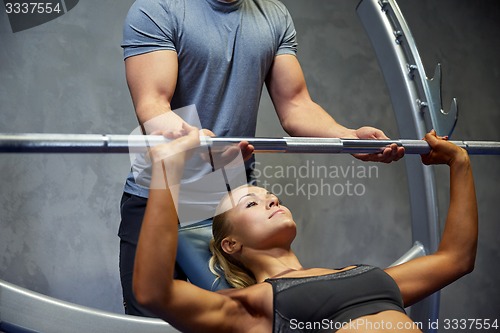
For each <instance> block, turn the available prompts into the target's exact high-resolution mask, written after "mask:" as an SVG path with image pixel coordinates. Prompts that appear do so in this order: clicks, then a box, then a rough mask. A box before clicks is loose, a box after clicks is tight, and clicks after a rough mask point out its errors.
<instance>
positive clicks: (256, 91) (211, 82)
mask: <svg viewBox="0 0 500 333" xmlns="http://www.w3.org/2000/svg"><path fill="white" fill-rule="evenodd" d="M123 36H124V37H123V42H122V47H123V49H124V56H125V58H127V57H131V56H136V55H140V54H144V53H148V52H154V51H158V50H171V51H175V52H176V53H177V56H178V63H179V69H178V78H177V85H176V90H175V92H174V95H173V98H172V101H171V107H172V109H173V110H175V109H178V108H182V107H185V106H188V105H195V106H196V109H197V110H198V114H199V117H200V121H201V126H202V127H203V128H207V129H210V130H212V131H213V132H214V133H215V134H216V135H217V136H247V137H254V136H255V129H256V122H257V111H258V107H259V103H260V98H261V94H262V88H263V85H264V81H265V79H266V76H267V74H268V72H269V69H270V68H271V65H272V63H273V61H274V58H275V56H277V55H281V54H292V55H295V54H296V51H297V42H296V33H295V28H294V25H293V22H292V18H291V17H290V14H289V12H288V10H287V9H286V8H285V6H284V5H283V4H282V3H281V2H280V1H278V0H235V1H233V2H229V3H228V2H220V1H217V0H137V1H136V2H135V3H134V4H133V5H132V7H131V9H130V11H129V13H128V16H127V19H126V21H125V25H124V33H123ZM125 191H127V192H129V193H132V194H136V195H139V196H143V197H147V188H146V187H144V186H140V185H138V184H135V181H134V178H133V177H129V179H128V180H127V184H126V186H125Z"/></svg>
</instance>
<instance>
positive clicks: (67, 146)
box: [0, 133, 500, 155]
mask: <svg viewBox="0 0 500 333" xmlns="http://www.w3.org/2000/svg"><path fill="white" fill-rule="evenodd" d="M241 141H247V142H248V143H250V144H251V145H253V146H254V148H255V152H256V153H301V154H303V153H313V154H340V153H349V154H355V153H377V152H380V151H382V150H383V149H384V148H385V147H387V146H389V145H391V144H393V143H395V144H397V145H398V146H400V147H404V148H405V153H406V154H426V153H428V152H429V151H430V147H429V145H428V143H427V142H426V141H424V140H406V139H399V140H392V139H389V140H360V139H339V138H313V137H282V138H248V137H247V138H245V137H208V136H202V137H200V142H201V146H208V147H211V149H215V150H217V149H225V148H226V147H227V146H229V145H234V144H237V143H239V142H241ZM165 142H168V140H167V139H166V138H165V137H163V136H160V135H121V134H102V135H101V134H47V133H15V134H10V133H0V153H129V152H141V151H145V150H146V149H147V148H148V147H151V146H154V145H158V144H161V143H165ZM450 142H452V143H453V144H455V145H457V146H459V147H462V148H464V149H465V150H467V152H468V153H469V154H471V155H500V142H496V141H450Z"/></svg>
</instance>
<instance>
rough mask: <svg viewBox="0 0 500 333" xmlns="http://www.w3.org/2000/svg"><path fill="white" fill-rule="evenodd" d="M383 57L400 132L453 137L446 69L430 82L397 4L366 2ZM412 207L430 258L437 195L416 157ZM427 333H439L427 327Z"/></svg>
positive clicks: (363, 10)
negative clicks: (444, 100) (444, 98)
mask: <svg viewBox="0 0 500 333" xmlns="http://www.w3.org/2000/svg"><path fill="white" fill-rule="evenodd" d="M356 11H357V13H358V16H359V18H360V19H361V21H362V23H363V25H364V27H365V30H366V33H367V34H368V37H369V38H370V40H371V42H372V45H373V48H374V50H375V53H376V55H377V58H378V61H379V64H380V67H381V69H382V73H383V75H384V77H385V80H386V84H387V87H388V89H389V93H390V96H391V100H392V105H393V108H394V112H395V115H396V120H397V123H398V127H399V130H400V133H404V135H407V136H409V137H410V138H422V137H423V136H424V135H425V133H426V132H428V131H429V130H430V129H432V128H434V129H436V131H437V132H438V134H439V135H451V133H452V131H453V129H454V127H455V124H456V121H457V116H458V107H457V102H456V100H455V99H454V100H453V102H452V107H451V110H450V111H449V112H448V113H445V112H444V111H443V110H442V108H441V91H440V88H441V86H440V85H441V67H440V66H439V65H438V66H437V67H436V72H435V77H434V79H428V78H427V77H426V74H425V70H424V66H423V64H422V61H421V59H420V55H419V53H418V50H417V47H416V44H415V41H414V39H413V36H412V34H411V32H410V29H409V27H408V24H407V23H406V21H405V19H404V17H403V14H402V13H401V10H400V9H399V6H398V5H397V3H396V1H394V0H362V1H361V2H360V3H359V5H358V7H357V9H356ZM405 162H406V167H407V173H408V186H409V193H410V203H411V216H412V237H413V241H414V242H415V241H419V242H421V243H422V244H423V246H424V248H425V251H426V253H433V252H435V251H436V250H437V247H438V244H439V239H440V232H439V218H438V208H437V194H436V187H435V180H434V174H433V172H432V171H433V170H432V168H429V167H426V166H424V165H423V164H422V163H421V162H420V161H419V159H418V158H416V157H415V156H407V157H406V159H405ZM439 298H440V295H439V293H435V294H433V295H432V296H430V297H428V298H427V299H425V300H423V301H421V302H419V303H418V304H416V305H414V306H413V307H412V308H411V316H412V318H413V319H414V320H415V321H418V322H422V323H424V322H427V321H428V320H430V321H435V320H437V318H438V316H439ZM424 330H425V331H426V332H436V330H434V329H431V328H427V329H425V328H424Z"/></svg>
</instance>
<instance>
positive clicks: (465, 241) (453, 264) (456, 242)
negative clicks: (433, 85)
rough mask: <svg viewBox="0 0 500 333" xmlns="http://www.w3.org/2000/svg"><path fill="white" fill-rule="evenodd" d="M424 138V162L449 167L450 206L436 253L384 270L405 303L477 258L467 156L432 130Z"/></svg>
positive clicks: (459, 274) (465, 271)
mask: <svg viewBox="0 0 500 333" xmlns="http://www.w3.org/2000/svg"><path fill="white" fill-rule="evenodd" d="M425 140H426V141H427V142H428V143H429V145H430V146H431V147H432V151H431V152H430V153H429V154H428V155H424V156H422V161H423V163H425V164H448V165H449V167H450V206H449V209H448V215H447V217H446V224H445V228H444V231H443V235H442V238H441V242H440V244H439V248H438V250H437V251H436V253H434V254H431V255H428V256H425V257H421V258H417V259H414V260H411V261H409V262H407V263H405V264H402V265H398V266H395V267H391V268H388V269H387V270H386V272H387V273H388V274H389V275H391V276H392V277H393V278H394V280H395V281H396V283H397V284H398V286H399V289H400V290H401V294H402V296H403V300H404V302H405V306H409V305H411V304H413V303H415V302H417V301H419V300H421V299H422V298H424V297H426V296H428V295H430V294H432V293H434V292H436V291H438V290H440V289H441V288H443V287H445V286H446V285H448V284H450V283H452V282H453V281H455V280H457V279H458V278H460V277H462V276H463V275H466V274H468V273H470V272H472V270H473V269H474V262H475V259H476V248H477V236H478V217H477V202H476V193H475V189H474V178H473V175H472V169H471V165H470V160H469V156H468V155H467V152H466V151H465V150H464V149H462V148H459V147H457V146H455V145H453V144H452V143H449V142H447V141H446V140H445V139H443V138H439V137H437V136H436V133H435V132H434V131H432V132H431V133H429V134H427V135H426V136H425Z"/></svg>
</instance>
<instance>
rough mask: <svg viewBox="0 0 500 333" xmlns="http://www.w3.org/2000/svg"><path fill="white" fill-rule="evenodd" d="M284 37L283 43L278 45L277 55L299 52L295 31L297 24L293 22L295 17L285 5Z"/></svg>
mask: <svg viewBox="0 0 500 333" xmlns="http://www.w3.org/2000/svg"><path fill="white" fill-rule="evenodd" d="M282 10H283V14H284V17H283V20H282V24H283V27H282V28H283V31H284V33H283V38H282V39H281V43H280V45H279V47H278V51H277V52H276V55H281V54H292V55H296V54H297V46H298V43H297V32H296V31H295V26H294V24H293V19H292V16H291V15H290V13H289V12H288V9H287V8H286V7H285V6H283V7H282Z"/></svg>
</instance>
